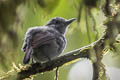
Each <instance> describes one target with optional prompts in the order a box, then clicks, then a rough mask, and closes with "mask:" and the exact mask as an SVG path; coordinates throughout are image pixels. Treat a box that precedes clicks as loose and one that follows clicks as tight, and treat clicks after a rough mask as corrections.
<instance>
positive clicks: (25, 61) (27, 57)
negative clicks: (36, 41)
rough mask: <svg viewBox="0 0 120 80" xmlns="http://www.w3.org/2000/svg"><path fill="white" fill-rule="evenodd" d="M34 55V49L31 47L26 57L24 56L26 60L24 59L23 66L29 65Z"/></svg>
mask: <svg viewBox="0 0 120 80" xmlns="http://www.w3.org/2000/svg"><path fill="white" fill-rule="evenodd" d="M32 53H33V48H32V47H29V48H28V49H27V50H26V52H25V56H24V59H23V64H27V63H29V61H30V58H31V55H32Z"/></svg>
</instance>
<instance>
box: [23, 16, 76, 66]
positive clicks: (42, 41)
mask: <svg viewBox="0 0 120 80" xmlns="http://www.w3.org/2000/svg"><path fill="white" fill-rule="evenodd" d="M74 20H75V19H74V18H72V19H69V20H66V19H64V18H60V17H56V18H53V19H51V20H50V21H49V22H48V23H47V24H46V25H45V26H42V27H39V26H38V27H32V28H29V29H28V31H27V32H26V35H25V39H24V43H23V46H22V51H23V52H24V53H25V56H24V59H23V63H24V64H27V63H29V61H30V59H33V61H34V62H39V63H43V62H46V61H49V60H52V59H54V58H56V57H57V56H59V55H60V53H62V51H63V50H64V48H65V46H66V39H65V36H64V35H65V32H66V29H67V26H68V25H69V24H70V23H72V22H73V21H74Z"/></svg>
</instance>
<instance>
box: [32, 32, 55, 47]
mask: <svg viewBox="0 0 120 80" xmlns="http://www.w3.org/2000/svg"><path fill="white" fill-rule="evenodd" d="M54 39H56V36H55V34H53V33H51V32H49V31H46V32H39V33H36V34H35V35H34V37H33V40H32V47H33V48H38V47H40V46H41V45H44V44H49V43H50V42H51V41H53V40H54Z"/></svg>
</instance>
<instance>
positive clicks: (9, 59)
mask: <svg viewBox="0 0 120 80" xmlns="http://www.w3.org/2000/svg"><path fill="white" fill-rule="evenodd" d="M89 1H90V2H89ZM111 1H112V0H111ZM103 4H104V0H100V1H99V0H18V1H15V0H1V1H0V75H1V74H3V73H5V72H7V71H9V70H10V69H12V63H15V64H16V65H18V64H22V60H23V56H24V53H23V52H22V51H21V46H22V43H23V40H24V35H25V32H26V31H27V29H28V28H30V27H34V26H42V25H45V24H46V23H47V21H48V20H50V19H51V18H53V17H63V18H65V19H70V18H77V21H75V22H73V23H72V24H71V25H70V26H69V28H68V31H67V33H66V38H67V46H66V49H65V50H64V53H62V55H63V54H65V53H66V52H69V51H72V50H74V49H77V48H80V47H83V46H85V45H88V44H90V43H92V42H94V41H96V40H97V39H99V38H100V36H101V35H102V32H103V31H104V26H103V25H102V22H103V21H104V20H105V19H106V17H105V16H104V14H103V12H102V10H100V9H99V8H100V7H101V5H103ZM119 47H120V46H119V45H117V48H119ZM107 53H108V54H106V55H105V57H104V59H103V61H104V63H105V64H106V65H108V66H114V67H120V64H119V60H120V56H119V55H120V54H119V52H117V53H115V54H114V52H112V51H109V52H107ZM71 67H72V64H70V65H66V66H62V67H60V71H59V80H67V76H68V73H69V70H70V68H71ZM54 76H55V71H50V72H45V73H43V74H38V75H37V76H36V77H35V78H34V80H53V79H54Z"/></svg>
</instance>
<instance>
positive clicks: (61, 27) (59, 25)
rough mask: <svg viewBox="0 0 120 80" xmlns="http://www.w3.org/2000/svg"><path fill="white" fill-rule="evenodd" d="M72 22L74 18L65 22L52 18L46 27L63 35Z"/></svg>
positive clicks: (61, 19)
mask: <svg viewBox="0 0 120 80" xmlns="http://www.w3.org/2000/svg"><path fill="white" fill-rule="evenodd" d="M74 20H76V19H75V18H72V19H69V20H66V19H64V18H61V17H55V18H52V19H51V20H50V21H49V22H48V23H47V26H48V27H53V28H55V29H56V30H58V31H59V32H60V33H62V34H64V33H65V31H66V28H67V26H68V25H69V24H70V23H72V22H73V21H74Z"/></svg>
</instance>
